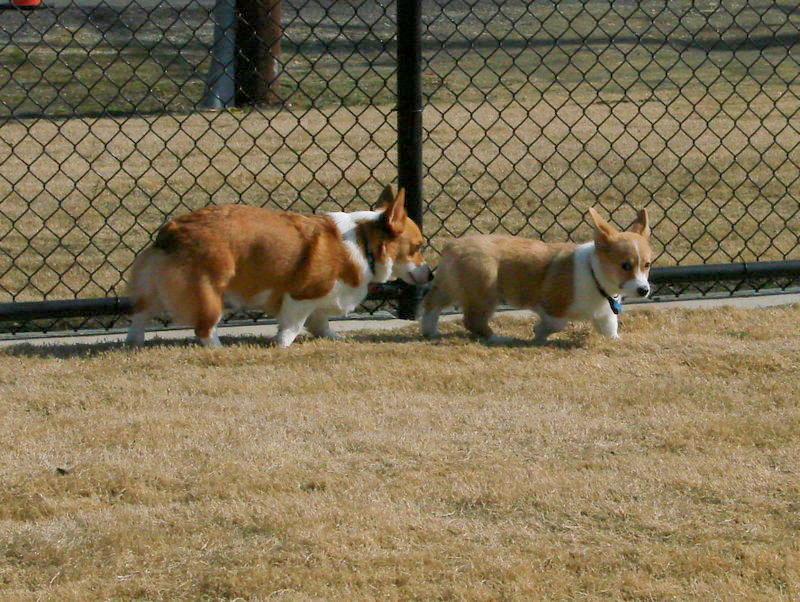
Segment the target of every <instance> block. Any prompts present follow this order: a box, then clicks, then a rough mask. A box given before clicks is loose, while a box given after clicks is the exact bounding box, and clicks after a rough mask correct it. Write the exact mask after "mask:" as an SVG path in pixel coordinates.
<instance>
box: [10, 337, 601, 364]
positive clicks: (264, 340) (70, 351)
mask: <svg viewBox="0 0 800 602" xmlns="http://www.w3.org/2000/svg"><path fill="white" fill-rule="evenodd" d="M589 336H590V334H589V332H588V331H586V330H574V331H569V332H566V333H563V334H561V335H560V336H558V338H554V339H551V340H549V341H548V342H547V343H545V344H544V345H537V344H535V343H534V342H533V339H532V338H516V337H503V338H501V339H500V340H498V341H493V342H486V341H482V340H480V339H476V338H475V337H473V336H470V335H469V333H467V332H446V333H442V334H441V335H440V336H439V337H437V338H435V339H426V338H424V337H422V336H421V335H419V334H418V333H416V332H402V331H401V332H387V331H383V332H364V333H362V332H356V333H345V334H344V335H343V337H342V339H341V340H340V341H338V342H337V341H333V342H331V344H333V345H346V344H348V343H356V344H358V343H366V344H375V343H387V344H412V343H426V344H427V345H428V346H430V348H431V350H434V351H435V349H436V348H437V347H438V346H440V345H442V344H447V343H458V342H474V343H477V344H480V345H483V346H485V347H488V348H494V347H497V348H536V347H543V348H546V349H547V348H550V349H564V350H567V349H578V348H581V347H585V346H586V342H587V340H588V338H589ZM318 340H319V339H316V338H314V337H312V336H310V335H301V336H300V337H298V339H297V340H296V341H295V342H294V343H293V344H292V347H291V348H290V349H289V350H288V351H287V350H282V349H278V348H274V346H273V344H272V339H271V337H268V336H261V335H241V336H221V337H220V341H221V342H222V347H223V349H224V348H225V347H261V348H265V349H268V348H274V349H275V352H276V353H287V352H291V349H292V348H297V347H303V346H305V345H308V344H311V343H314V342H315V341H318ZM154 348H198V349H201V348H202V347H201V345H200V344H199V343H198V342H197V340H196V339H195V338H194V337H192V336H187V337H185V338H175V339H172V338H170V339H166V338H155V339H150V340H148V341H146V342H145V343H144V344H143V345H141V346H138V347H134V346H131V345H128V344H127V343H125V342H124V341H112V342H104V343H65V344H59V343H55V344H35V343H25V342H21V343H18V344H14V345H9V346H7V347H4V348H0V356H3V355H5V356H11V357H25V358H39V359H79V358H81V359H82V358H92V357H97V356H100V355H103V354H106V353H111V352H128V353H142V352H147V350H149V349H154ZM207 351H208V352H209V353H213V352H214V350H212V349H209V350H207Z"/></svg>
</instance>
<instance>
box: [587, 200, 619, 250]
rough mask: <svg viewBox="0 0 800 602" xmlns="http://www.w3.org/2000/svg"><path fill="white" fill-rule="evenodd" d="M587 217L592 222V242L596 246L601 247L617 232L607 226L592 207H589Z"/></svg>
mask: <svg viewBox="0 0 800 602" xmlns="http://www.w3.org/2000/svg"><path fill="white" fill-rule="evenodd" d="M589 216H590V217H591V218H592V221H593V222H594V241H595V243H596V244H597V245H599V246H602V245H604V244H606V243H607V242H608V241H609V239H611V237H612V236H614V234H616V233H617V230H616V229H615V228H614V226H612V225H611V224H609V223H608V222H607V221H606V220H604V219H603V218H602V217H600V214H599V213H597V211H595V209H594V207H589Z"/></svg>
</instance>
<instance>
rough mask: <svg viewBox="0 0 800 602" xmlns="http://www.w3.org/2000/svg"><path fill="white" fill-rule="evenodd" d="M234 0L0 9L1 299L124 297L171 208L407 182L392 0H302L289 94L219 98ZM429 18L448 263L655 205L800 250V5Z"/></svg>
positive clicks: (700, 224) (697, 232) (293, 7)
mask: <svg viewBox="0 0 800 602" xmlns="http://www.w3.org/2000/svg"><path fill="white" fill-rule="evenodd" d="M213 6H214V3H213V2H210V1H206V0H202V1H199V2H198V1H195V2H177V1H173V2H158V1H156V0H152V1H151V0H134V1H126V0H105V1H91V0H82V1H61V2H59V1H58V0H52V1H51V2H49V3H47V5H46V8H44V9H41V10H36V11H21V10H18V9H14V8H11V5H10V4H9V5H8V7H5V8H7V9H8V10H3V11H1V12H0V302H4V301H35V300H42V299H48V300H49V299H72V298H83V297H105V296H117V295H123V294H124V281H125V276H126V272H127V270H128V268H129V266H130V265H131V262H132V261H133V257H134V256H135V254H136V253H137V252H138V251H139V250H140V249H141V248H143V247H144V246H145V245H146V244H147V242H148V241H149V239H150V237H151V235H152V234H153V232H154V231H155V230H156V229H157V227H158V226H159V225H160V224H161V223H162V222H163V221H164V219H165V218H167V217H168V216H171V215H175V214H178V213H182V212H186V211H189V210H191V209H194V208H197V207H201V206H203V205H206V204H208V203H226V202H245V203H250V204H256V205H264V206H271V207H279V208H282V209H290V210H296V211H324V210H331V209H339V208H344V209H345V210H355V209H360V208H364V207H365V206H366V205H367V204H368V203H370V202H372V201H373V200H374V199H376V198H377V196H378V193H379V191H380V188H381V187H382V185H383V184H384V183H386V182H388V181H391V180H393V179H394V177H395V174H396V160H395V157H396V151H395V142H396V130H395V118H394V114H393V110H394V107H395V104H396V93H395V70H396V63H397V60H396V55H395V51H394V48H395V47H394V37H395V35H396V15H395V13H396V6H395V4H394V3H393V2H389V3H383V2H379V1H377V0H349V1H348V0H337V1H333V0H287V1H284V2H283V4H282V6H283V12H282V26H283V33H282V36H281V43H280V45H281V49H282V53H281V56H280V59H279V67H280V75H279V76H278V78H277V80H276V82H275V85H274V86H273V90H274V92H275V94H276V95H277V97H278V98H279V99H280V100H282V101H283V103H284V104H282V105H276V106H262V107H244V108H241V109H231V110H224V111H219V112H212V111H204V110H202V108H201V102H202V100H203V96H204V94H205V92H206V83H207V81H206V80H207V73H208V70H209V67H210V65H211V57H210V48H211V46H212V43H213V40H214V25H215V24H214V21H213V14H214V12H213ZM423 20H424V26H423V66H422V78H423V91H424V94H425V112H424V129H425V132H424V161H425V169H426V173H425V180H424V182H425V198H426V207H425V218H424V219H425V233H426V236H427V237H428V238H429V240H430V245H429V258H430V259H431V260H432V262H433V263H435V261H436V255H437V253H438V252H439V250H440V249H441V247H442V244H443V242H444V240H445V239H447V238H449V237H452V236H459V235H461V234H463V233H465V232H468V231H480V232H498V231H499V232H508V233H511V234H520V235H526V236H537V237H542V238H544V239H545V240H564V239H573V240H580V239H585V238H586V237H587V236H588V235H589V228H588V225H587V224H586V223H585V219H584V215H585V211H586V209H587V208H588V207H589V206H598V207H600V208H601V210H602V211H603V212H604V213H606V214H607V215H609V216H610V218H611V219H612V221H614V222H616V223H617V224H618V225H620V226H626V225H627V224H628V223H629V222H630V221H631V220H632V219H633V216H634V212H633V209H632V207H639V206H647V207H648V209H649V211H650V214H651V222H652V224H653V231H654V239H655V244H656V250H657V252H658V256H657V260H656V265H670V264H680V265H690V264H698V263H709V262H710V263H715V262H723V263H724V262H740V261H754V260H784V259H791V258H798V257H799V256H800V254H798V246H799V245H800V242H799V239H798V232H800V204H799V203H800V201H798V199H800V194H798V193H800V183H798V179H799V178H800V171H798V165H800V137H799V136H798V127H800V126H798V125H797V124H798V121H797V112H798V109H800V106H798V104H799V100H798V99H799V98H800V95H798V86H799V85H800V80H798V71H800V69H799V68H798V67H799V65H800V55H798V44H797V43H798V37H799V36H800V10H798V9H797V7H796V6H794V5H793V4H791V3H782V2H779V1H774V0H754V1H743V0H691V1H689V0H677V1H669V2H666V1H665V0H643V1H637V2H628V1H614V2H600V1H595V0H589V1H586V2H577V1H571V0H562V1H558V2H550V1H538V0H537V1H536V2H526V1H525V2H524V1H521V0H504V1H502V2H500V1H498V0H487V1H483V2H480V3H474V2H462V1H452V2H447V1H444V0H439V1H435V2H434V1H430V0H426V1H425V2H424V3H423ZM795 284H796V282H793V281H791V280H787V281H785V282H779V283H775V282H767V283H736V284H733V285H731V287H738V288H742V287H756V288H760V287H764V286H766V287H769V288H773V287H775V286H777V287H788V286H792V285H795ZM718 288H719V285H718V284H714V283H711V284H709V285H708V286H705V285H703V286H701V287H699V288H698V287H696V288H695V290H696V291H698V292H700V293H707V292H709V291H712V290H716V289H718ZM665 290H666V292H667V293H681V292H685V291H686V290H687V289H686V287H677V288H674V287H673V288H672V289H665ZM114 323H116V322H115V321H114V320H111V322H102V323H101V324H100V325H102V326H108V325H109V324H114ZM18 327H19V325H13V326H12V327H11V328H12V329H15V328H18Z"/></svg>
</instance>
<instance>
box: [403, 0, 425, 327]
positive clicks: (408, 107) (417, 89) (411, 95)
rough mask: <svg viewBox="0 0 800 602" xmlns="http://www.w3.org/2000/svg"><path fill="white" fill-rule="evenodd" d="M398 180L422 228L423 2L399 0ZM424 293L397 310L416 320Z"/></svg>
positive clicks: (414, 290) (406, 298)
mask: <svg viewBox="0 0 800 602" xmlns="http://www.w3.org/2000/svg"><path fill="white" fill-rule="evenodd" d="M397 172H398V174H397V178H398V186H399V187H400V188H404V189H405V191H406V210H407V211H408V215H409V217H410V218H411V219H413V220H414V221H415V222H416V223H417V224H419V227H420V228H422V2H421V0H397ZM421 295H422V289H421V288H420V287H417V286H410V287H408V289H407V290H406V291H405V292H404V293H403V294H402V296H401V298H400V303H399V306H398V308H397V315H398V316H399V317H400V318H404V319H407V320H413V319H414V318H415V317H416V313H417V306H418V305H419V301H420V299H421Z"/></svg>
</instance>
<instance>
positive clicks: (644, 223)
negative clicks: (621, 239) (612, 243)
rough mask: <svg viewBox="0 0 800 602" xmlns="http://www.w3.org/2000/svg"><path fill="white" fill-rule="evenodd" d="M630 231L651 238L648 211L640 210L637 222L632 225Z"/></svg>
mask: <svg viewBox="0 0 800 602" xmlns="http://www.w3.org/2000/svg"><path fill="white" fill-rule="evenodd" d="M628 231H629V232H633V233H634V234H640V235H641V236H644V237H645V238H650V222H649V221H648V220H647V209H639V212H638V213H637V214H636V221H635V222H633V223H632V224H631V227H630V228H628Z"/></svg>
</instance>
